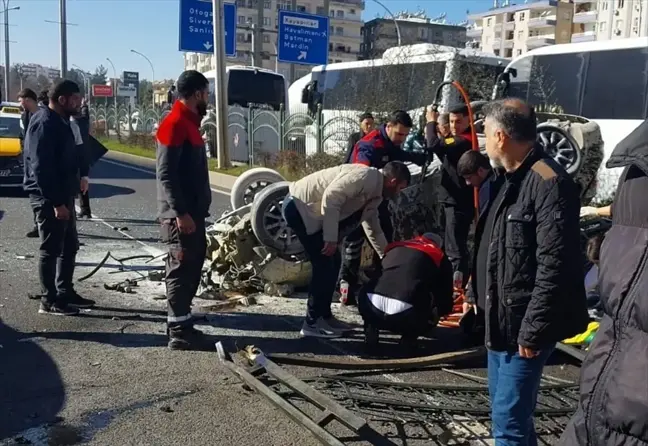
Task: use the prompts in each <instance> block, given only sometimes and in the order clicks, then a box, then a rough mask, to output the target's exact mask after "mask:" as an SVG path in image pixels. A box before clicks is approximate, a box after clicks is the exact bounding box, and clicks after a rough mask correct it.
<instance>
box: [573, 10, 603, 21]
mask: <svg viewBox="0 0 648 446" xmlns="http://www.w3.org/2000/svg"><path fill="white" fill-rule="evenodd" d="M597 17H598V11H585V12H577V13H576V14H574V23H596V18H597Z"/></svg>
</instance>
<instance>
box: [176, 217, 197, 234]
mask: <svg viewBox="0 0 648 446" xmlns="http://www.w3.org/2000/svg"><path fill="white" fill-rule="evenodd" d="M176 223H177V224H178V231H180V233H181V234H192V233H194V232H196V223H194V221H193V218H191V215H189V214H184V215H182V216H180V217H176Z"/></svg>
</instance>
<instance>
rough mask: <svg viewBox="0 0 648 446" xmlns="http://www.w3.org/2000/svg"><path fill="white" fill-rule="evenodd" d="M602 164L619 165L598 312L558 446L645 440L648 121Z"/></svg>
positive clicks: (626, 444) (627, 445) (629, 445)
mask: <svg viewBox="0 0 648 446" xmlns="http://www.w3.org/2000/svg"><path fill="white" fill-rule="evenodd" d="M607 167H608V168H615V167H621V168H624V170H623V173H622V175H621V178H620V180H619V185H618V187H617V190H616V195H615V197H614V204H613V210H612V223H613V224H612V228H611V229H610V230H609V231H608V233H607V234H606V235H605V240H604V241H603V245H602V246H601V255H600V262H599V290H600V292H601V304H602V308H603V318H602V319H601V325H600V326H599V329H598V332H597V333H596V337H595V338H594V342H593V343H592V344H591V345H590V347H589V352H588V353H587V356H586V357H585V361H583V366H582V368H581V380H580V392H581V398H580V402H579V405H578V410H577V411H576V414H575V415H574V417H573V418H572V420H571V422H570V423H569V425H568V426H567V429H566V430H565V432H563V435H562V437H561V439H560V442H559V444H560V445H562V446H621V445H623V446H644V445H646V444H648V385H647V381H648V353H647V351H646V348H647V346H648V262H647V261H646V258H647V256H648V227H647V225H646V222H648V200H646V191H648V120H646V121H644V122H643V123H642V124H641V125H639V127H637V129H636V130H635V131H633V132H632V133H631V134H630V135H628V136H627V137H626V138H625V139H624V140H623V141H621V142H620V143H619V145H617V146H616V148H615V149H614V152H613V153H612V156H611V157H610V159H609V160H608V162H607Z"/></svg>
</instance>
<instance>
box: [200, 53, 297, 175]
mask: <svg viewBox="0 0 648 446" xmlns="http://www.w3.org/2000/svg"><path fill="white" fill-rule="evenodd" d="M203 74H204V75H205V77H206V78H207V79H209V91H210V101H209V103H210V104H214V103H215V98H214V91H215V89H214V86H215V81H214V76H215V72H214V71H213V70H212V71H208V72H206V73H203ZM226 85H227V101H228V105H229V106H230V107H229V116H228V118H229V125H228V127H229V128H228V138H229V149H230V157H231V159H232V161H239V162H247V161H250V156H251V154H252V151H250V150H249V149H250V147H249V139H250V137H249V136H250V135H248V132H249V129H250V128H252V129H254V136H253V143H254V144H253V145H254V147H253V151H264V152H277V151H278V150H279V147H280V138H279V134H278V132H279V128H280V126H279V125H278V123H279V121H278V120H280V119H282V118H281V117H280V114H279V111H280V110H284V111H285V112H286V113H287V112H288V109H289V105H288V82H287V80H286V78H285V77H284V76H283V75H282V74H280V73H277V72H274V71H272V70H268V69H265V68H259V67H252V66H243V65H233V66H228V67H227V68H226ZM251 108H253V109H257V110H266V111H267V113H256V118H255V120H254V122H253V123H252V125H249V124H248V122H247V120H248V118H249V116H250V115H249V111H250V109H251ZM210 122H215V119H214V116H213V114H212V113H210V114H208V116H207V117H206V118H205V120H204V121H203V127H204V128H205V129H209V131H208V132H207V133H208V136H209V138H208V139H209V140H211V141H214V140H215V138H214V131H212V129H211V128H210V127H211V126H210V124H209V123H210ZM212 146H213V144H212Z"/></svg>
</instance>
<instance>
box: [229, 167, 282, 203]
mask: <svg viewBox="0 0 648 446" xmlns="http://www.w3.org/2000/svg"><path fill="white" fill-rule="evenodd" d="M280 181H285V178H284V177H282V176H281V174H280V173H279V172H277V171H276V170H272V169H268V168H266V167H257V168H254V169H250V170H248V171H246V172H243V173H242V174H241V175H239V177H238V178H237V179H236V181H235V182H234V186H232V192H231V193H230V203H231V205H232V209H238V208H240V207H243V206H245V205H246V204H250V203H252V202H253V201H254V197H255V196H256V195H257V194H258V193H259V192H260V191H261V190H263V189H264V188H266V187H267V186H268V185H270V184H272V183H278V182H280Z"/></svg>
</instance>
